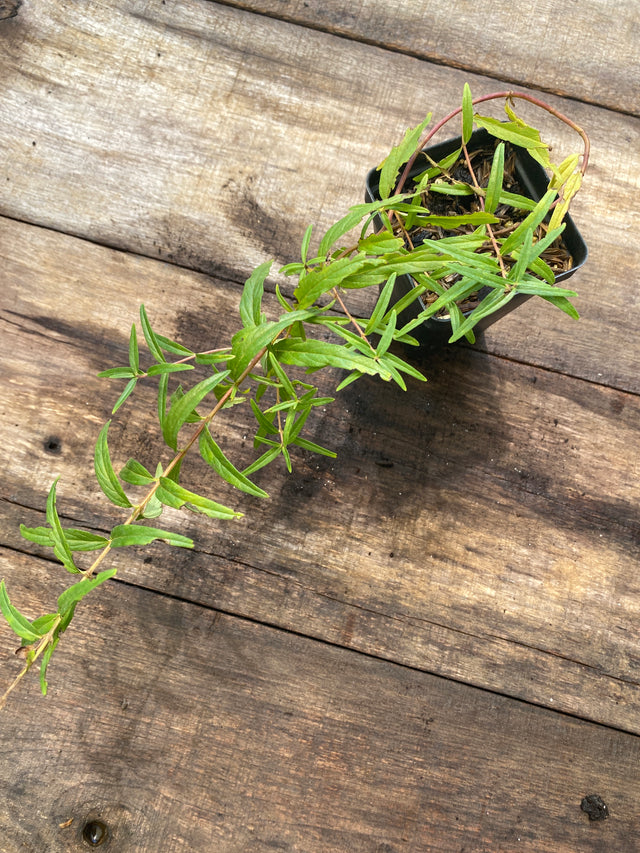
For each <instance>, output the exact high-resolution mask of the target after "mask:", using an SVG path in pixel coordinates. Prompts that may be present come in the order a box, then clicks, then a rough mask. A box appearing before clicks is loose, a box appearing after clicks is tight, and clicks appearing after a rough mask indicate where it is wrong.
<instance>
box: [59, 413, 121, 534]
mask: <svg viewBox="0 0 640 853" xmlns="http://www.w3.org/2000/svg"><path fill="white" fill-rule="evenodd" d="M110 423H111V421H107V422H106V424H105V425H104V426H103V427H102V429H101V430H100V435H99V436H98V441H97V442H96V449H95V453H94V468H95V472H96V479H97V480H98V485H99V486H100V488H101V489H102V491H103V492H104V493H105V495H106V496H107V497H108V498H109V500H110V501H111V503H112V504H115V505H116V506H121V507H130V506H131V502H130V501H129V498H128V497H127V496H126V494H125V492H124V489H123V488H122V486H121V485H120V481H119V480H118V477H117V476H116V472H115V471H114V470H113V465H112V464H111V456H110V455H109V445H108V444H107V433H108V432H109V425H110ZM47 520H48V519H47ZM49 523H51V522H49Z"/></svg>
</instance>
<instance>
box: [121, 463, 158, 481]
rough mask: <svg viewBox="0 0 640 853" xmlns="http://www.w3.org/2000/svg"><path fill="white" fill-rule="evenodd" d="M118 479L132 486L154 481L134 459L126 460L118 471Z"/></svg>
mask: <svg viewBox="0 0 640 853" xmlns="http://www.w3.org/2000/svg"><path fill="white" fill-rule="evenodd" d="M120 479H122V480H124V481H125V483H130V484H131V485H132V486H148V485H150V484H151V483H153V481H154V479H155V478H154V477H153V475H152V474H151V473H150V472H149V471H147V469H146V468H145V467H144V465H142V464H141V463H140V462H138V461H137V460H136V459H129V460H127V464H126V465H125V466H124V468H122V469H121V471H120Z"/></svg>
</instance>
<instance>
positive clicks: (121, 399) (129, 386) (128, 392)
mask: <svg viewBox="0 0 640 853" xmlns="http://www.w3.org/2000/svg"><path fill="white" fill-rule="evenodd" d="M137 382H138V380H137V379H136V378H135V377H134V378H133V379H130V380H129V381H128V382H127V384H126V385H125V387H124V391H123V392H122V394H120V396H119V397H118V399H117V400H116V402H115V404H114V406H113V409H111V414H112V415H115V413H116V412H117V411H118V409H119V408H120V406H121V405H122V404H123V403H124V402H125V401H126V400H128V398H129V397H130V396H131V394H132V393H133V389H134V388H135V387H136V385H137Z"/></svg>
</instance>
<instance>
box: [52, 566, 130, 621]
mask: <svg viewBox="0 0 640 853" xmlns="http://www.w3.org/2000/svg"><path fill="white" fill-rule="evenodd" d="M116 572H117V569H106V570H105V571H104V572H99V573H98V574H97V575H96V576H95V577H93V578H83V579H82V580H81V581H78V582H77V583H75V584H74V585H73V586H70V587H69V588H68V589H65V591H64V592H63V593H62V595H60V596H59V597H58V613H59V614H60V615H61V616H63V615H64V614H66V613H67V611H69V610H70V609H71V607H75V605H76V604H77V603H78V602H79V601H81V600H82V599H83V598H84V597H85V595H87V593H89V592H91V590H92V589H95V588H96V587H97V586H100V584H101V583H104V582H105V581H106V580H108V579H109V578H112V577H113V576H114V575H115V574H116Z"/></svg>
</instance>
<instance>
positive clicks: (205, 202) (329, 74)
mask: <svg viewBox="0 0 640 853" xmlns="http://www.w3.org/2000/svg"><path fill="white" fill-rule="evenodd" d="M466 6H467V7H469V8H471V4H466ZM330 8H331V9H334V11H335V8H336V6H335V4H333V5H331V4H330ZM364 8H366V7H364V6H363V9H364ZM409 8H413V7H412V6H408V7H407V9H409ZM420 8H422V7H420ZM518 8H520V9H521V11H522V10H524V4H522V5H521V6H519V7H518ZM532 8H533V7H532ZM581 8H586V9H587V10H590V11H589V14H593V15H594V16H595V15H596V11H597V9H598V8H599V9H600V10H602V9H604V8H607V7H605V6H601V7H595V6H594V5H593V4H591V5H589V4H587V6H584V4H582V5H581ZM621 8H622V9H623V10H627V9H629V5H628V3H625V4H622V6H621ZM536 9H539V6H538V7H536ZM345 14H346V12H345ZM363 14H364V12H363ZM407 14H409V13H408V12H407ZM469 14H471V13H469ZM473 14H480V13H479V12H477V13H473ZM523 14H524V11H523ZM527 14H529V13H528V12H527ZM531 14H533V11H532V12H531ZM625 14H626V12H625ZM549 16H551V13H550V12H549ZM517 17H518V16H517V15H515V14H514V15H513V18H514V21H515V20H516V18H517ZM579 17H580V20H582V21H583V22H586V21H587V20H589V18H588V15H587V13H586V12H585V17H584V18H583V17H582V13H580V16H579ZM550 19H551V17H549V18H548V20H550ZM523 20H524V21H526V20H529V19H528V18H527V17H526V15H525V17H524V18H523ZM596 20H597V16H596V17H594V18H593V21H596ZM518 26H520V24H518ZM523 26H524V24H523ZM585 29H586V23H584V25H581V31H584V30H585ZM597 32H598V33H600V34H601V37H602V38H605V37H606V38H609V36H606V35H604V31H603V30H602V29H601V28H599V29H598V31H597ZM607 32H608V31H607ZM616 37H617V36H616ZM593 38H596V35H594V36H593ZM0 41H1V43H2V50H1V51H0V76H1V78H2V80H3V87H4V89H5V95H4V97H3V100H2V104H1V105H0V151H2V154H1V155H0V157H1V158H2V159H1V163H2V166H1V168H0V210H1V211H2V212H4V213H5V214H6V215H7V216H11V217H13V218H17V219H21V220H24V221H29V222H33V223H38V224H41V225H44V226H46V227H49V228H52V229H55V230H60V231H64V232H68V233H71V234H76V235H80V236H83V237H86V238H88V239H91V240H94V241H97V242H100V243H103V244H106V245H110V246H115V247H119V248H122V249H126V250H129V251H133V252H139V253H142V254H146V255H151V256H156V257H160V258H164V259H169V260H172V261H174V262H175V263H177V264H180V265H183V266H186V267H189V268H192V269H195V270H199V271H204V272H208V273H212V274H217V275H219V276H222V277H226V278H231V279H233V280H235V281H239V280H242V279H243V278H245V277H246V276H247V275H248V274H249V272H250V270H251V269H252V268H253V267H254V266H255V265H256V264H257V263H259V262H262V261H263V260H264V259H265V258H266V257H270V256H272V257H275V258H276V259H277V261H278V262H280V261H282V262H286V261H290V260H292V259H293V258H295V257H296V256H297V249H296V246H297V245H298V244H299V240H300V239H301V237H302V234H303V232H304V230H305V228H306V225H307V223H308V222H309V221H315V223H316V228H317V231H316V234H317V235H319V234H320V233H321V232H322V231H323V230H324V229H325V228H326V227H327V226H328V225H329V224H330V223H331V222H332V221H334V219H335V218H337V217H338V216H340V215H341V214H342V213H344V211H345V210H346V209H347V208H348V207H349V206H350V205H351V204H353V203H354V202H358V201H360V199H361V198H362V192H363V181H364V175H365V173H366V172H367V171H368V169H369V168H370V167H371V165H372V164H375V163H377V162H379V160H380V159H381V158H382V157H383V156H384V154H385V153H386V151H387V149H388V147H389V146H390V145H391V144H393V143H394V142H395V141H397V139H398V138H399V136H400V134H401V133H402V132H403V130H404V128H405V127H407V126H408V125H411V124H415V123H417V122H418V121H419V120H420V119H421V118H422V117H423V113H424V112H426V110H427V109H433V111H434V114H435V115H443V114H444V113H445V112H446V111H448V110H449V109H450V108H451V105H452V104H456V103H458V101H459V98H460V93H461V91H462V86H463V82H464V81H465V80H469V81H470V82H471V86H472V90H473V91H474V92H475V93H482V92H488V91H491V90H493V89H495V88H496V80H495V79H493V80H491V79H488V78H484V77H480V76H476V75H470V74H469V73H468V72H463V71H460V70H457V69H454V68H451V67H444V66H442V65H436V64H434V63H429V62H425V61H421V60H419V59H417V58H415V57H411V56H407V55H403V54H402V53H396V52H390V51H389V50H386V49H382V48H380V47H376V46H373V45H369V44H364V43H361V42H358V43H356V42H354V41H348V40H346V39H344V38H339V37H337V36H335V35H331V34H328V33H324V32H318V31H314V30H310V29H308V28H304V27H301V26H296V25H294V24H291V23H287V22H284V21H281V20H276V19H274V18H270V17H267V16H264V15H256V14H251V13H248V12H245V11H242V10H239V9H234V8H229V7H225V6H221V5H219V4H216V3H207V2H197V0H191V2H185V3H180V4H176V3H168V4H153V5H150V4H148V3H146V2H140V0H139V2H135V0H128V2H121V3H117V4H116V3H106V2H105V3H100V4H87V3H81V2H70V3H65V4H62V3H49V2H44V0H33V2H31V3H30V4H29V5H28V7H23V9H22V10H21V14H20V15H19V16H18V17H17V18H15V19H12V20H11V21H7V22H5V24H4V25H3V28H2V31H0ZM551 41H552V39H551ZM519 43H521V40H520V41H519ZM543 64H544V63H543ZM493 67H494V68H495V67H496V65H495V63H494V66H493ZM600 67H601V68H602V66H600ZM628 68H629V74H632V73H635V72H634V68H635V66H633V64H632V63H629V64H628ZM554 73H555V72H554ZM603 74H604V75H605V76H606V72H605V71H603ZM560 76H561V75H558V77H560ZM398 80H402V81H403V82H402V85H400V86H399V85H398V83H397V81H398ZM266 81H268V85H267V84H266ZM552 103H553V104H554V105H556V106H558V107H561V108H564V109H565V110H568V111H569V112H570V113H571V114H572V116H573V117H574V118H575V119H576V120H577V121H578V122H579V123H580V124H581V125H583V126H584V127H586V128H587V129H588V130H589V132H590V133H591V135H592V138H593V140H592V141H593V156H592V168H591V171H590V173H589V177H588V182H587V185H586V187H585V190H584V191H583V194H582V195H581V196H580V197H579V198H578V199H577V201H576V205H575V216H576V219H577V221H578V224H579V226H580V227H581V229H582V230H583V232H584V234H585V237H586V239H587V241H588V243H589V245H590V249H591V258H590V261H589V263H588V265H587V267H585V269H584V271H582V272H581V273H580V275H579V276H578V277H577V278H576V280H575V283H576V286H577V288H578V290H579V291H580V294H581V298H580V301H579V308H580V311H581V313H582V315H583V320H582V322H581V324H579V325H577V324H572V323H570V322H567V320H566V318H565V316H564V315H561V314H560V312H554V311H553V310H552V309H551V308H550V307H549V306H537V305H534V304H531V303H529V304H528V305H527V307H526V309H524V311H525V314H524V315H523V316H524V317H527V318H530V319H531V321H532V323H534V324H535V326H534V327H533V328H529V327H527V329H526V332H525V333H524V334H523V333H522V332H521V326H520V321H519V320H515V319H511V318H510V319H508V320H506V321H504V323H502V324H500V326H499V327H496V330H495V331H492V332H491V334H490V335H488V336H487V346H488V347H489V348H490V349H491V351H494V352H497V353H501V354H508V355H509V356H510V357H512V358H516V359H518V360H521V361H525V362H529V363H533V364H537V365H540V366H544V367H548V368H551V369H553V370H558V369H561V370H563V371H564V372H568V373H571V374H572V375H575V376H579V377H582V378H586V379H589V380H592V381H596V382H602V383H603V384H606V385H609V386H615V387H618V388H621V389H624V390H630V391H634V392H638V390H640V384H639V383H640V379H639V378H638V377H640V356H639V355H638V353H637V351H636V349H634V348H633V347H629V344H628V342H629V340H630V339H631V338H632V337H633V336H634V335H635V334H636V332H637V323H636V320H635V317H636V314H635V308H636V306H637V288H636V286H635V282H636V280H637V278H638V275H639V274H640V248H639V247H638V242H637V241H636V240H634V239H633V234H632V231H631V224H630V223H631V222H632V221H633V218H634V215H635V212H636V211H637V209H638V205H637V198H638V180H639V179H638V175H640V163H639V162H638V157H639V156H640V155H639V154H638V152H639V151H640V144H639V143H640V121H639V120H638V119H637V118H633V117H631V116H628V115H620V114H617V113H614V112H611V111H608V110H606V109H602V108H599V107H596V106H590V105H585V104H580V103H571V104H570V105H566V104H564V103H563V102H562V100H560V99H552ZM538 118H540V122H539V123H540V126H541V128H542V129H543V131H545V132H549V133H550V134H551V138H552V139H553V141H554V144H555V145H556V147H557V149H558V151H559V152H562V151H565V150H569V147H570V146H571V147H573V145H574V144H575V143H574V140H573V139H571V137H570V134H569V132H565V130H564V128H563V126H559V125H558V123H557V122H554V121H553V120H551V119H550V118H548V117H546V116H542V117H539V116H536V120H538ZM249 153H250V159H249Z"/></svg>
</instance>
